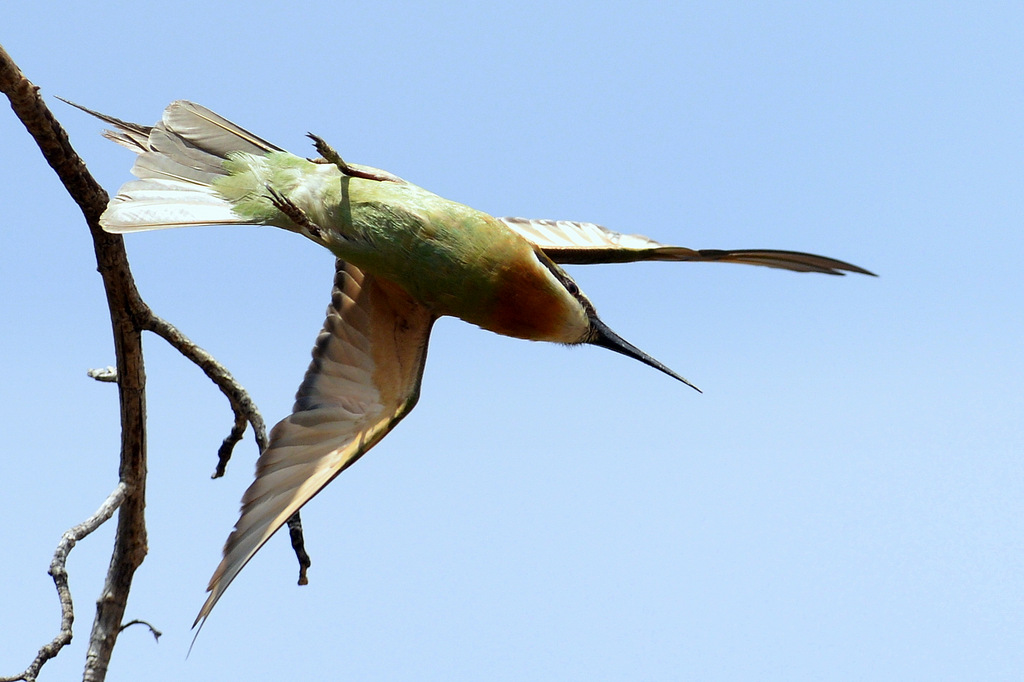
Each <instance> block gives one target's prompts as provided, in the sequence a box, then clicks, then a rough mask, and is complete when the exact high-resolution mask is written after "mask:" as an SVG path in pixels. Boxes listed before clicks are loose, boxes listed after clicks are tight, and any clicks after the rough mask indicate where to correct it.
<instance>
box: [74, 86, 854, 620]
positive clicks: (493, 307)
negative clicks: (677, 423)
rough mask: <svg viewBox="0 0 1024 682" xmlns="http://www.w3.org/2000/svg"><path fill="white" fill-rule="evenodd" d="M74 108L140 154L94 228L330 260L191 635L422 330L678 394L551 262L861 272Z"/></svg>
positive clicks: (345, 438) (359, 427) (401, 367)
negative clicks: (297, 245)
mask: <svg viewBox="0 0 1024 682" xmlns="http://www.w3.org/2000/svg"><path fill="white" fill-rule="evenodd" d="M75 106H77V105H75ZM80 108H82V107H80ZM85 111H88V112H89V113H91V114H93V115H95V116H97V117H99V118H100V119H102V120H103V121H105V122H106V123H108V124H109V125H111V126H112V127H113V128H114V129H113V130H111V131H108V132H106V133H105V134H106V136H107V137H108V138H110V139H111V140H113V141H115V142H117V143H118V144H121V145H123V146H125V147H127V148H128V149H131V150H132V151H134V152H135V153H137V154H138V155H139V156H138V159H137V160H136V162H135V165H134V167H133V168H132V173H133V174H134V175H135V176H136V177H137V178H138V179H137V180H135V181H133V182H129V183H127V184H125V185H124V186H123V187H121V190H120V191H119V192H118V194H117V196H116V197H115V198H114V199H113V200H112V201H111V202H110V205H109V206H108V207H107V210H106V212H105V213H104V214H103V216H102V218H101V219H100V223H101V225H102V226H103V229H105V230H106V231H108V232H113V233H119V234H120V233H126V232H139V231H143V230H157V229H163V228H169V227H186V226H192V225H273V226H276V227H279V228H282V229H285V230H288V231H291V232H296V233H298V234H301V235H303V236H305V237H306V238H308V239H311V240H313V241H314V242H316V243H318V244H320V245H322V246H324V247H326V248H327V249H329V250H330V251H331V252H332V253H334V255H335V256H336V257H337V258H338V260H337V267H336V274H335V279H334V288H333V291H332V294H331V303H330V305H329V306H328V308H327V319H326V321H325V322H324V327H323V330H322V331H321V332H320V335H319V337H318V338H317V341H316V345H315V346H314V348H313V360H312V362H311V363H310V366H309V369H308V370H307V372H306V376H305V378H304V380H303V381H302V384H301V385H300V387H299V390H298V394H297V395H296V399H295V405H294V407H293V410H292V414H291V415H290V416H289V417H287V418H286V419H284V420H282V421H281V422H279V423H278V424H277V425H276V426H275V427H274V428H273V429H272V430H271V432H270V443H269V446H268V447H267V449H266V451H265V452H263V454H262V455H261V456H260V458H259V461H258V462H257V465H256V479H255V480H254V481H253V483H252V485H250V486H249V488H248V490H246V492H245V494H244V495H243V497H242V510H241V515H240V517H239V519H238V523H236V524H235V528H234V530H233V531H232V532H231V534H230V535H229V537H228V540H227V543H226V544H225V546H224V558H223V560H222V561H221V562H220V565H219V566H218V567H217V569H216V571H215V572H214V574H213V577H212V578H211V580H210V585H209V587H208V591H209V593H210V594H209V596H208V598H207V600H206V603H205V604H204V605H203V607H202V609H201V610H200V612H199V615H198V617H197V618H196V623H197V624H198V623H200V622H201V621H203V620H205V618H206V617H207V616H208V615H209V614H210V611H211V609H212V608H213V606H214V605H215V604H216V603H217V600H218V599H220V597H221V595H222V594H223V593H224V590H225V589H227V587H228V585H229V584H230V583H231V581H232V580H233V579H234V578H235V576H236V575H238V572H239V571H240V570H241V569H242V568H243V567H244V566H245V564H246V563H247V562H248V561H249V559H251V558H252V556H253V555H254V554H255V553H256V552H257V551H258V550H259V548H260V547H262V546H263V544H264V543H265V542H266V541H267V539H269V538H270V536H271V535H273V534H274V532H275V531H277V530H278V529H279V528H280V527H281V526H282V525H283V524H284V523H285V522H286V521H287V520H288V518H289V517H290V516H291V515H292V514H294V513H295V512H296V511H297V510H298V509H299V508H300V507H302V505H304V504H305V503H306V502H308V501H309V499H310V498H311V497H313V496H314V495H316V493H317V492H319V491H320V490H321V489H322V488H323V487H324V486H325V485H327V484H328V483H329V482H330V481H331V480H332V479H333V478H334V477H335V476H337V475H338V474H339V473H341V472H342V471H344V470H345V469H346V468H347V467H348V466H350V465H351V464H352V463H353V462H355V461H356V460H357V459H358V458H359V457H360V456H362V455H363V454H364V453H365V452H366V451H367V450H369V449H370V448H371V447H373V446H374V445H375V444H376V443H377V442H378V441H379V440H380V439H381V438H383V437H384V436H385V435H386V434H387V433H388V431H390V430H391V429H392V428H393V427H394V426H395V424H397V423H398V421H399V420H401V419H402V417H404V416H405V415H406V414H408V412H409V410H411V409H412V408H413V406H414V405H415V404H416V400H417V399H418V397H419V389H420V379H421V377H422V375H423V365H424V361H425V359H426V354H427V340H428V337H429V334H430V328H431V326H432V324H433V323H434V321H435V320H436V319H437V318H439V317H441V316H444V315H451V316H454V317H459V318H461V319H463V320H465V321H467V322H471V323H473V324H476V325H478V326H480V327H482V328H484V329H487V330H490V331H493V332H496V333H499V334H504V335H507V336H514V337H518V338H524V339H530V340H535V341H552V342H556V343H564V344H584V343H585V344H592V345H597V346H602V347H605V348H608V349H610V350H614V351H616V352H618V353H622V354H623V355H627V356H629V357H632V358H635V359H637V360H639V361H641V362H643V363H645V364H647V365H650V366H652V367H654V368H656V369H658V370H660V371H662V372H664V373H666V374H668V375H669V376H672V377H673V378H675V379H678V380H679V381H682V382H684V383H687V384H689V382H688V381H686V379H684V378H683V377H681V376H680V375H678V374H676V373H675V372H673V371H672V370H670V369H669V368H668V367H666V366H665V365H663V364H661V363H660V362H658V361H657V360H655V359H654V358H652V357H650V356H649V355H647V354H646V353H644V352H643V351H641V350H639V349H638V348H636V347H635V346H633V345H631V344H630V343H628V342H626V341H625V340H624V339H622V338H621V337H619V336H618V335H617V334H615V333H614V332H613V331H612V330H611V329H609V328H608V326H607V325H605V324H604V323H603V322H602V321H601V320H600V319H599V318H598V317H597V313H596V312H595V310H594V306H593V305H592V304H591V303H590V301H589V300H588V299H587V298H586V296H584V295H583V293H582V292H580V290H579V287H578V286H577V285H576V284H575V282H573V280H572V279H571V278H570V277H569V275H568V274H566V272H565V271H564V270H563V269H562V268H561V267H559V265H558V264H559V263H563V264H565V263H574V264H576V263H623V262H634V261H645V260H661V261H725V262H733V263H746V264H750V265H762V266H767V267H772V268H782V269H786V270H793V271H797V272H820V273H825V274H831V275H842V274H843V273H844V272H856V273H862V274H868V275H870V274H872V273H870V272H868V271H867V270H864V269H863V268H859V267H857V266H855V265H851V264H849V263H844V262H843V261H839V260H835V259H832V258H825V257H823V256H816V255H813V254H807V253H799V252H795V251H778V250H771V249H747V250H732V251H722V250H694V249H687V248H683V247H678V246H667V245H665V244H660V243H658V242H656V241H654V240H651V239H648V238H647V237H643V236H640V235H625V234H619V233H617V232H612V231H611V230H608V229H606V228H604V227H601V226H599V225H594V224H591V223H578V222H570V221H562V220H558V221H555V220H527V219H523V218H495V217H493V216H490V215H488V214H486V213H483V212H481V211H477V210H475V209H472V208H470V207H468V206H465V205H463V204H459V203H456V202H454V201H449V200H447V199H444V198H442V197H439V196H437V195H436V194H433V193H431V192H428V191H427V190H424V189H422V188H420V187H417V186H416V185H413V184H411V183H409V182H406V181H405V180H402V179H401V178H399V177H397V176H395V175H392V174H390V173H387V172H386V171H382V170H378V169H375V168H371V167H368V166H360V165H355V164H347V163H345V162H344V161H342V159H341V158H340V157H338V156H337V155H336V154H335V153H334V152H333V150H331V149H330V148H329V147H327V146H326V144H324V143H323V142H322V141H321V140H319V139H318V138H315V137H314V139H315V140H317V148H318V150H320V151H321V153H322V154H323V155H324V157H325V158H324V159H317V160H309V159H304V158H301V157H299V156H296V155H294V154H290V153H289V152H286V151H284V150H283V149H281V148H280V147H277V146H275V145H273V144H271V143H269V142H267V141H266V140H263V139H262V138H260V137H258V136H256V135H253V134H252V133H250V132H248V131H246V130H244V129H243V128H240V127H239V126H237V125H235V124H234V123H231V122H230V121H228V120H227V119H225V118H223V117H221V116H219V115H217V114H215V113H213V112H212V111H210V110H209V109H206V108H205V107H202V106H200V105H198V104H194V103H192V102H187V101H178V102H174V103H172V104H171V105H170V106H168V107H167V109H166V110H165V111H164V114H163V118H162V120H161V121H160V122H159V123H157V124H156V125H155V126H152V127H149V126H142V125H138V124H135V123H128V122H125V121H121V120H119V119H116V118H113V117H111V116H106V115H103V114H99V113H97V112H94V111H91V110H88V109H85ZM690 385H692V384H690Z"/></svg>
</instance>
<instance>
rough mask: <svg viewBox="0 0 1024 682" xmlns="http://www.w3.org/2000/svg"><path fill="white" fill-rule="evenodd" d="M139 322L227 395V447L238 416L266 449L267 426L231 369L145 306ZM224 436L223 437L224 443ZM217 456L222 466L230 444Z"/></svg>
mask: <svg viewBox="0 0 1024 682" xmlns="http://www.w3.org/2000/svg"><path fill="white" fill-rule="evenodd" d="M139 324H140V325H141V326H142V328H143V329H146V330H147V331H151V332H153V333H154V334H156V335H157V336H160V337H161V338H163V339H164V340H165V341H167V343H169V344H171V346H172V347H173V348H174V349H175V350H177V351H178V352H179V353H181V354H182V355H184V356H185V357H186V358H188V359H189V360H191V361H192V362H193V363H195V365H196V366H197V367H199V369H201V370H203V372H204V373H205V374H206V376H207V377H209V378H210V381H212V382H213V383H214V384H215V385H216V386H217V388H219V389H220V391H221V393H223V394H224V395H225V397H227V399H228V402H229V403H231V409H232V410H233V411H234V413H235V428H234V429H232V432H231V435H229V436H228V439H233V440H232V443H231V447H233V446H234V444H235V443H237V442H238V440H239V439H240V438H241V434H240V433H239V434H238V437H237V438H235V437H234V436H235V435H236V431H237V427H238V420H239V419H244V420H245V421H247V422H248V423H250V424H252V430H253V432H254V433H255V435H256V445H257V446H258V447H259V450H260V452H263V451H264V450H266V448H267V426H266V424H264V423H263V416H262V415H260V411H259V409H257V407H256V404H255V403H254V402H253V400H252V398H251V397H250V396H249V392H248V391H246V390H245V388H243V387H242V385H241V384H239V383H238V381H236V380H235V378H234V377H233V376H231V372H229V371H228V370H227V368H226V367H224V365H222V364H220V363H219V362H217V359H216V358H214V357H213V356H212V355H210V354H209V353H208V352H206V351H205V350H203V349H202V348H200V347H199V346H197V345H196V344H195V343H194V342H193V341H192V340H191V339H189V338H188V337H187V336H185V335H184V334H182V333H181V332H180V331H179V330H178V329H177V328H176V327H175V326H174V325H172V324H171V323H170V322H167V321H166V320H164V319H162V318H160V317H158V316H157V315H156V314H154V313H153V311H151V310H150V309H149V308H146V310H145V314H144V316H143V317H142V319H140V320H139ZM243 431H244V426H243ZM228 439H225V445H226V444H227V442H228ZM221 449H222V451H223V449H224V446H221ZM220 456H221V459H222V460H223V462H224V466H227V460H228V459H230V457H231V449H230V447H229V448H228V452H227V456H226V457H225V456H224V453H223V452H222V453H221V455H220ZM218 472H219V474H214V478H218V477H219V475H220V474H223V471H222V470H221V467H220V466H218Z"/></svg>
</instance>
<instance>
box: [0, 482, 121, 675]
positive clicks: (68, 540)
mask: <svg viewBox="0 0 1024 682" xmlns="http://www.w3.org/2000/svg"><path fill="white" fill-rule="evenodd" d="M127 492H128V487H127V486H126V485H125V484H124V483H118V484H117V487H116V488H114V491H113V492H112V493H110V495H109V496H108V497H107V499H106V500H104V501H103V504H101V505H100V508H99V509H97V510H96V512H95V513H94V514H93V515H92V516H90V517H89V518H87V519H86V520H85V521H82V522H81V523H80V524H78V525H77V526H74V527H72V528H70V529H68V530H67V531H65V532H64V535H63V536H61V539H60V542H58V543H57V549H56V550H55V551H54V553H53V560H52V561H51V562H50V570H49V574H50V575H51V576H52V577H53V583H54V585H56V587H57V598H58V599H59V600H60V632H59V633H58V634H57V636H56V637H54V638H53V641H52V642H50V643H49V644H46V645H45V646H43V647H42V648H41V649H39V653H38V654H37V655H36V658H35V660H34V661H32V663H31V664H30V665H29V666H28V668H26V669H25V672H23V673H21V674H20V675H15V676H13V677H0V682H14V681H15V680H25V681H26V682H35V679H36V676H37V675H39V671H40V669H42V667H43V665H44V664H45V663H46V662H47V661H48V660H50V659H51V658H54V657H55V656H56V655H57V654H58V653H60V650H61V649H63V648H64V647H65V646H67V645H68V644H70V643H71V637H72V631H71V625H72V623H74V622H75V606H74V604H73V603H72V601H71V589H70V588H69V587H68V572H67V562H68V554H70V553H71V550H72V549H74V547H75V545H76V544H77V543H78V541H79V540H81V539H82V538H84V537H85V536H87V535H89V534H90V533H92V532H93V531H94V530H96V529H97V528H99V527H100V526H102V525H103V524H104V523H105V522H107V521H108V520H110V517H111V516H113V515H114V512H115V511H116V510H117V508H118V507H120V506H121V503H122V502H124V498H125V495H126V494H127Z"/></svg>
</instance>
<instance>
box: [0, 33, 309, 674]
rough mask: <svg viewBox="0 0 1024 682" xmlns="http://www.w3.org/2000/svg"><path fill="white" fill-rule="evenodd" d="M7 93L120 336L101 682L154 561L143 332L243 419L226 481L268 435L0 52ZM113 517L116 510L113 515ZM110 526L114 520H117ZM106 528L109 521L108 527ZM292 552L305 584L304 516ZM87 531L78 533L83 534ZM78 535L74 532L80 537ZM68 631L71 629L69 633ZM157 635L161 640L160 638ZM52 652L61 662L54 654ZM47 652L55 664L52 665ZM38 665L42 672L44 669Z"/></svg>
mask: <svg viewBox="0 0 1024 682" xmlns="http://www.w3.org/2000/svg"><path fill="white" fill-rule="evenodd" d="M0 92H3V93H4V94H5V95H7V97H8V99H9V100H10V102H11V108H12V109H13V110H14V113H15V114H16V115H17V116H18V118H19V119H20V120H21V122H22V124H23V125H24V126H25V128H26V130H27V131H28V132H29V134H30V135H32V137H33V139H35V141H36V144H37V145H38V146H39V149H40V151H41V152H42V154H43V156H44V158H45V159H46V160H47V162H48V163H49V164H50V166H51V167H52V168H53V170H54V171H55V172H56V173H57V176H58V177H59V178H60V180H61V182H62V183H63V184H64V187H65V189H66V190H67V191H68V194H70V195H71V197H72V199H74V201H75V202H76V203H77V204H78V205H79V207H80V208H81V210H82V213H83V215H84V216H85V219H86V222H87V224H88V226H89V232H90V234H91V236H92V240H93V246H94V250H95V255H96V263H97V270H98V271H99V273H100V276H101V278H102V280H103V287H104V291H105V294H106V298H107V305H108V308H109V312H110V321H111V326H112V331H113V340H114V354H115V360H116V368H115V370H114V372H113V373H111V372H101V373H96V374H91V376H94V378H97V379H99V380H111V379H113V378H114V377H116V381H117V386H118V399H119V402H120V407H121V452H120V465H119V468H118V477H119V484H118V489H117V490H118V491H119V492H117V495H118V500H117V507H116V508H117V510H118V521H117V530H116V533H115V537H114V549H113V552H112V555H111V560H110V566H109V568H108V570H107V577H106V580H105V583H104V586H103V590H102V592H101V593H100V597H99V598H98V600H97V604H96V618H95V620H94V622H93V627H92V632H91V635H90V639H89V648H88V652H87V654H86V665H85V671H84V674H83V680H86V682H99V681H100V680H103V679H104V678H105V677H106V671H107V666H108V665H109V662H110V656H111V653H112V651H113V648H114V645H115V643H116V642H117V637H118V634H119V633H120V632H121V630H122V629H123V628H124V627H125V626H124V625H122V621H123V618H124V610H125V605H126V603H127V600H128V594H129V592H130V591H131V585H132V579H133V577H134V574H135V571H136V569H137V568H138V567H139V566H140V565H141V564H142V561H143V560H144V559H145V556H146V552H147V534H146V523H145V506H146V472H147V465H146V395H145V387H146V374H145V366H144V362H143V355H142V339H141V335H142V331H143V330H148V331H153V332H154V333H157V334H159V335H160V336H161V337H163V338H164V339H166V340H167V341H168V342H169V343H170V344H171V345H172V346H174V347H175V348H176V349H177V350H178V351H179V352H181V353H182V354H183V355H185V357H187V358H188V359H190V360H192V362H194V363H195V364H196V365H198V366H199V367H200V368H201V369H202V370H203V371H204V372H205V373H206V375H207V376H208V377H209V378H210V379H211V380H212V381H213V382H214V383H215V384H216V385H217V386H218V387H219V388H220V389H221V391H222V392H223V393H224V394H225V396H227V398H228V401H229V402H230V404H231V408H232V410H233V411H234V413H235V421H234V425H233V427H232V430H231V432H230V434H229V435H228V437H227V438H225V440H224V443H223V444H222V445H221V448H220V453H219V456H220V464H219V465H218V472H219V473H223V467H224V466H226V462H227V459H228V458H229V457H230V453H231V450H232V449H233V447H234V445H235V444H236V443H237V442H238V441H239V440H240V439H241V437H242V434H243V433H244V430H245V424H246V423H249V424H251V425H252V427H253V432H254V433H255V436H256V442H257V445H258V446H259V450H260V452H262V451H263V450H264V449H265V448H266V444H267V435H266V426H265V424H264V423H263V418H262V417H261V416H260V413H259V410H258V409H257V408H256V406H255V404H254V403H253V401H252V399H251V398H250V397H249V395H248V393H247V392H246V391H245V390H244V389H243V388H242V387H241V385H240V384H238V382H237V381H235V379H234V378H233V377H232V376H231V374H230V373H229V372H228V371H227V370H226V369H225V368H224V367H223V366H222V365H221V364H220V363H218V362H217V361H216V360H215V359H214V358H213V357H212V356H211V355H210V354H209V353H207V352H206V351H203V350H202V349H201V348H199V347H198V346H196V345H195V344H194V343H192V342H191V341H190V340H188V338H187V337H185V336H184V335H183V334H181V332H179V331H178V330H177V329H175V328H174V327H173V326H171V325H170V324H168V323H167V322H165V321H164V320H161V319H160V318H159V317H157V316H156V315H155V314H154V313H153V312H152V310H151V309H150V308H149V306H148V305H147V304H146V303H145V302H144V301H143V300H142V298H141V296H140V295H139V292H138V290H137V289H136V287H135V281H134V279H133V277H132V274H131V270H130V268H129V265H128V258H127V255H126V253H125V249H124V241H123V239H122V238H121V237H120V236H119V235H113V234H108V233H106V232H104V231H103V230H102V228H101V227H100V224H99V218H100V215H101V214H102V213H103V211H104V209H105V208H106V205H107V202H108V200H109V197H108V196H107V193H106V192H105V191H104V190H103V188H102V187H100V185H99V184H98V183H97V182H96V180H95V179H94V178H93V177H92V175H91V174H90V173H89V171H88V169H87V168H86V166H85V163H84V162H83V161H82V159H81V158H80V157H79V156H78V154H77V153H76V152H75V150H74V149H73V148H72V146H71V143H70V141H69V140H68V136H67V133H66V132H65V131H64V129H63V128H62V127H61V126H60V124H59V123H58V122H57V120H56V119H55V118H54V116H53V114H52V113H51V112H50V110H49V109H48V108H47V106H46V104H45V102H43V100H42V98H41V97H40V95H39V88H38V87H36V86H35V85H33V84H32V83H31V82H30V81H29V80H28V79H27V78H25V76H24V75H23V74H22V73H21V70H20V69H19V68H18V67H17V65H16V64H15V63H14V61H13V60H12V59H11V57H10V55H8V54H7V52H6V50H4V48H3V47H2V46H0ZM113 511H114V509H113V508H111V509H110V514H113ZM108 518H109V516H108ZM101 522H102V521H101ZM289 526H290V528H291V531H292V546H293V548H294V549H295V552H296V556H297V557H298V560H299V567H300V568H299V571H300V574H299V582H300V584H304V582H305V572H306V568H307V567H308V566H309V557H308V556H307V555H306V553H305V549H304V547H303V541H302V526H301V522H300V520H299V517H298V514H297V513H296V515H295V516H294V517H293V518H292V519H291V520H290V522H289ZM76 528H78V527H76ZM75 530H76V529H72V530H71V531H69V532H74V531H75ZM58 575H60V576H62V577H61V580H62V581H63V588H61V586H60V585H58V590H61V589H63V591H62V592H61V599H62V604H63V603H64V601H63V600H64V593H65V592H67V581H66V572H65V571H64V569H63V566H60V567H59V570H58V572H57V574H56V575H55V576H54V579H55V581H56V580H57V579H58ZM70 599H71V597H70V593H67V600H68V602H67V603H68V604H69V607H68V608H69V610H68V611H67V612H64V611H63V610H62V614H63V615H62V626H61V633H60V635H58V638H57V639H55V640H54V642H57V641H58V640H60V641H62V642H63V640H64V637H65V636H66V638H67V641H70V638H71V622H72V616H71V615H69V614H70V613H71V612H70ZM65 625H66V627H65ZM154 633H155V630H154ZM64 644H66V642H63V643H61V644H59V645H58V646H54V644H53V643H51V644H50V645H47V647H44V648H43V650H41V652H40V657H37V659H36V662H34V663H33V666H36V667H35V668H32V667H30V668H29V670H27V671H26V672H25V674H23V675H22V676H20V677H15V678H10V679H29V677H26V676H27V675H31V679H34V678H35V676H36V675H37V674H38V672H39V668H41V667H42V665H43V664H44V663H45V662H46V661H47V660H49V659H50V658H52V657H53V656H55V655H56V653H57V652H58V651H60V648H61V647H62V646H64ZM51 648H52V653H49V652H50V651H51ZM44 652H46V655H44ZM37 662H38V665H37Z"/></svg>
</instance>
